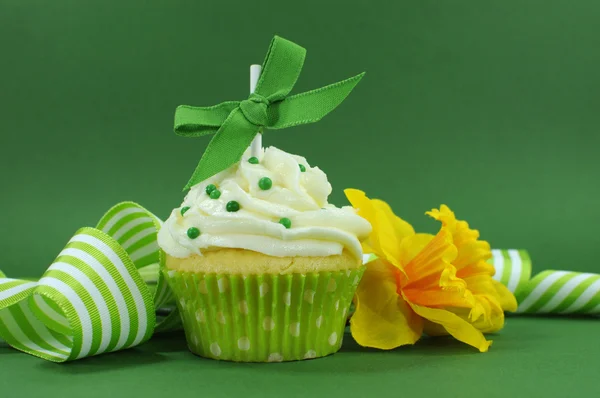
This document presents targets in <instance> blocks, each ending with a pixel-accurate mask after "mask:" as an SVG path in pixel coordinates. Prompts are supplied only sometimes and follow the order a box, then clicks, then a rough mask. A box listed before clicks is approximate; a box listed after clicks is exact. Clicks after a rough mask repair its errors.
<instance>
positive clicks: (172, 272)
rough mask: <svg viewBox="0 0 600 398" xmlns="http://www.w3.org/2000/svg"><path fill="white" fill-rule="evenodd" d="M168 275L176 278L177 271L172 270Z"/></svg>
mask: <svg viewBox="0 0 600 398" xmlns="http://www.w3.org/2000/svg"><path fill="white" fill-rule="evenodd" d="M167 274H168V275H169V277H171V278H172V277H174V276H175V271H173V270H171V271H169V272H167Z"/></svg>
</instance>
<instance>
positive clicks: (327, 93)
mask: <svg viewBox="0 0 600 398" xmlns="http://www.w3.org/2000/svg"><path fill="white" fill-rule="evenodd" d="M305 56H306V50H305V49H304V48H302V47H300V46H299V45H297V44H295V43H292V42H291V41H289V40H286V39H283V38H281V37H278V36H275V37H274V38H273V40H272V41H271V45H270V47H269V51H268V52H267V57H266V58H265V61H264V62H263V66H262V73H261V75H260V77H259V79H258V82H257V83H256V90H255V91H254V93H253V94H251V95H250V97H248V99H246V100H243V101H241V102H236V101H229V102H223V103H222V104H219V105H215V106H212V107H191V106H179V107H178V108H177V110H176V111H175V133H176V134H179V135H184V136H188V137H197V136H201V135H206V134H215V135H214V137H213V139H212V140H211V142H210V143H209V144H208V147H207V148H206V151H205V152H204V154H203V155H202V159H200V162H199V163H198V166H197V167H196V170H195V171H194V174H193V175H192V178H190V180H189V181H188V183H187V185H186V186H185V188H184V189H188V188H191V187H192V186H194V185H196V184H198V183H200V182H202V181H204V180H206V179H207V178H210V177H212V176H213V175H215V174H217V173H219V172H221V171H223V170H225V169H227V168H228V167H230V166H231V165H233V164H234V163H235V162H238V161H239V160H240V158H241V157H242V155H243V153H244V151H245V150H246V148H247V147H248V145H250V143H251V142H252V139H253V138H254V136H256V134H257V133H258V132H259V131H262V130H263V129H265V128H269V129H282V128H286V127H292V126H297V125H300V124H307V123H314V122H316V121H318V120H320V119H321V118H322V117H323V116H325V115H327V114H328V113H329V112H331V111H332V110H334V109H335V108H336V107H337V106H338V105H339V104H341V103H342V101H344V99H345V98H346V96H347V95H348V94H350V92H351V91H352V89H354V87H355V86H356V84H358V82H359V81H360V79H362V77H363V75H364V73H362V74H360V75H357V76H354V77H351V78H350V79H346V80H343V81H341V82H337V83H334V84H330V85H329V86H325V87H321V88H319V89H316V90H311V91H307V92H305V93H301V94H296V95H292V96H288V94H289V93H290V91H292V88H294V85H295V84H296V80H298V76H300V72H301V71H302V66H303V65H304V58H305Z"/></svg>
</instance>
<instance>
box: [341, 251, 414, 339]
mask: <svg viewBox="0 0 600 398" xmlns="http://www.w3.org/2000/svg"><path fill="white" fill-rule="evenodd" d="M395 272H398V271H397V270H396V269H395V268H394V267H393V266H392V265H391V264H388V263H386V262H385V261H383V260H381V259H378V260H375V261H372V262H370V263H368V264H367V270H366V271H365V274H364V275H363V277H362V280H361V282H360V284H359V285H358V289H357V292H356V296H355V302H356V311H355V312H354V315H353V316H352V318H351V320H350V330H351V332H352V337H354V339H355V340H356V342H357V343H358V344H360V345H361V346H364V347H374V348H378V349H382V350H390V349H393V348H396V347H399V346H402V345H407V344H414V343H415V342H416V341H417V340H419V338H420V337H421V335H422V332H423V323H422V319H421V318H420V317H419V316H418V315H417V314H415V313H414V312H413V311H412V310H411V308H410V307H409V305H408V304H407V303H406V302H405V301H404V299H403V298H402V296H400V295H399V294H398V293H397V288H396V281H395Z"/></svg>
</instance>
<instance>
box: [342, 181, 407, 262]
mask: <svg viewBox="0 0 600 398" xmlns="http://www.w3.org/2000/svg"><path fill="white" fill-rule="evenodd" d="M344 193H345V194H346V197H347V198H348V200H349V201H350V203H351V204H352V206H353V207H354V208H356V209H357V210H358V215H359V216H361V217H363V218H365V219H366V220H367V221H369V222H370V223H371V226H372V227H373V229H372V232H371V234H370V235H369V239H368V242H367V243H366V244H365V245H363V248H366V249H371V250H373V253H375V254H376V255H377V256H378V257H381V258H384V259H386V260H387V261H388V262H389V263H391V264H393V265H394V266H395V267H396V268H398V269H402V264H401V262H400V260H399V246H400V241H401V240H402V239H403V238H404V237H405V236H406V234H414V230H413V229H412V227H411V226H410V224H408V223H406V222H405V221H403V220H402V219H400V218H399V217H397V216H396V215H395V214H394V213H393V212H392V210H391V208H390V207H389V205H387V203H385V202H383V201H381V200H374V199H369V198H368V197H367V196H366V195H365V193H364V192H363V191H360V190H358V189H346V190H345V191H344Z"/></svg>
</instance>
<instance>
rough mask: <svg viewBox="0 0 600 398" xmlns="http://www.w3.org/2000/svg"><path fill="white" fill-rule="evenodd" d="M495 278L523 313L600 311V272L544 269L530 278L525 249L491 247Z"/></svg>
mask: <svg viewBox="0 0 600 398" xmlns="http://www.w3.org/2000/svg"><path fill="white" fill-rule="evenodd" d="M492 254H493V257H492V260H491V261H490V263H492V264H494V268H496V275H495V276H494V279H496V280H498V281H500V282H501V283H502V284H504V285H506V286H507V287H508V289H509V290H510V291H511V292H513V293H514V294H515V297H516V298H517V302H518V303H519V307H518V309H517V313H522V314H582V315H599V314H600V275H599V274H591V273H583V272H572V271H552V270H548V271H543V272H540V273H539V274H537V275H535V276H534V277H533V278H531V260H530V258H529V255H528V254H527V252H526V251H525V250H498V249H495V250H492Z"/></svg>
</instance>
